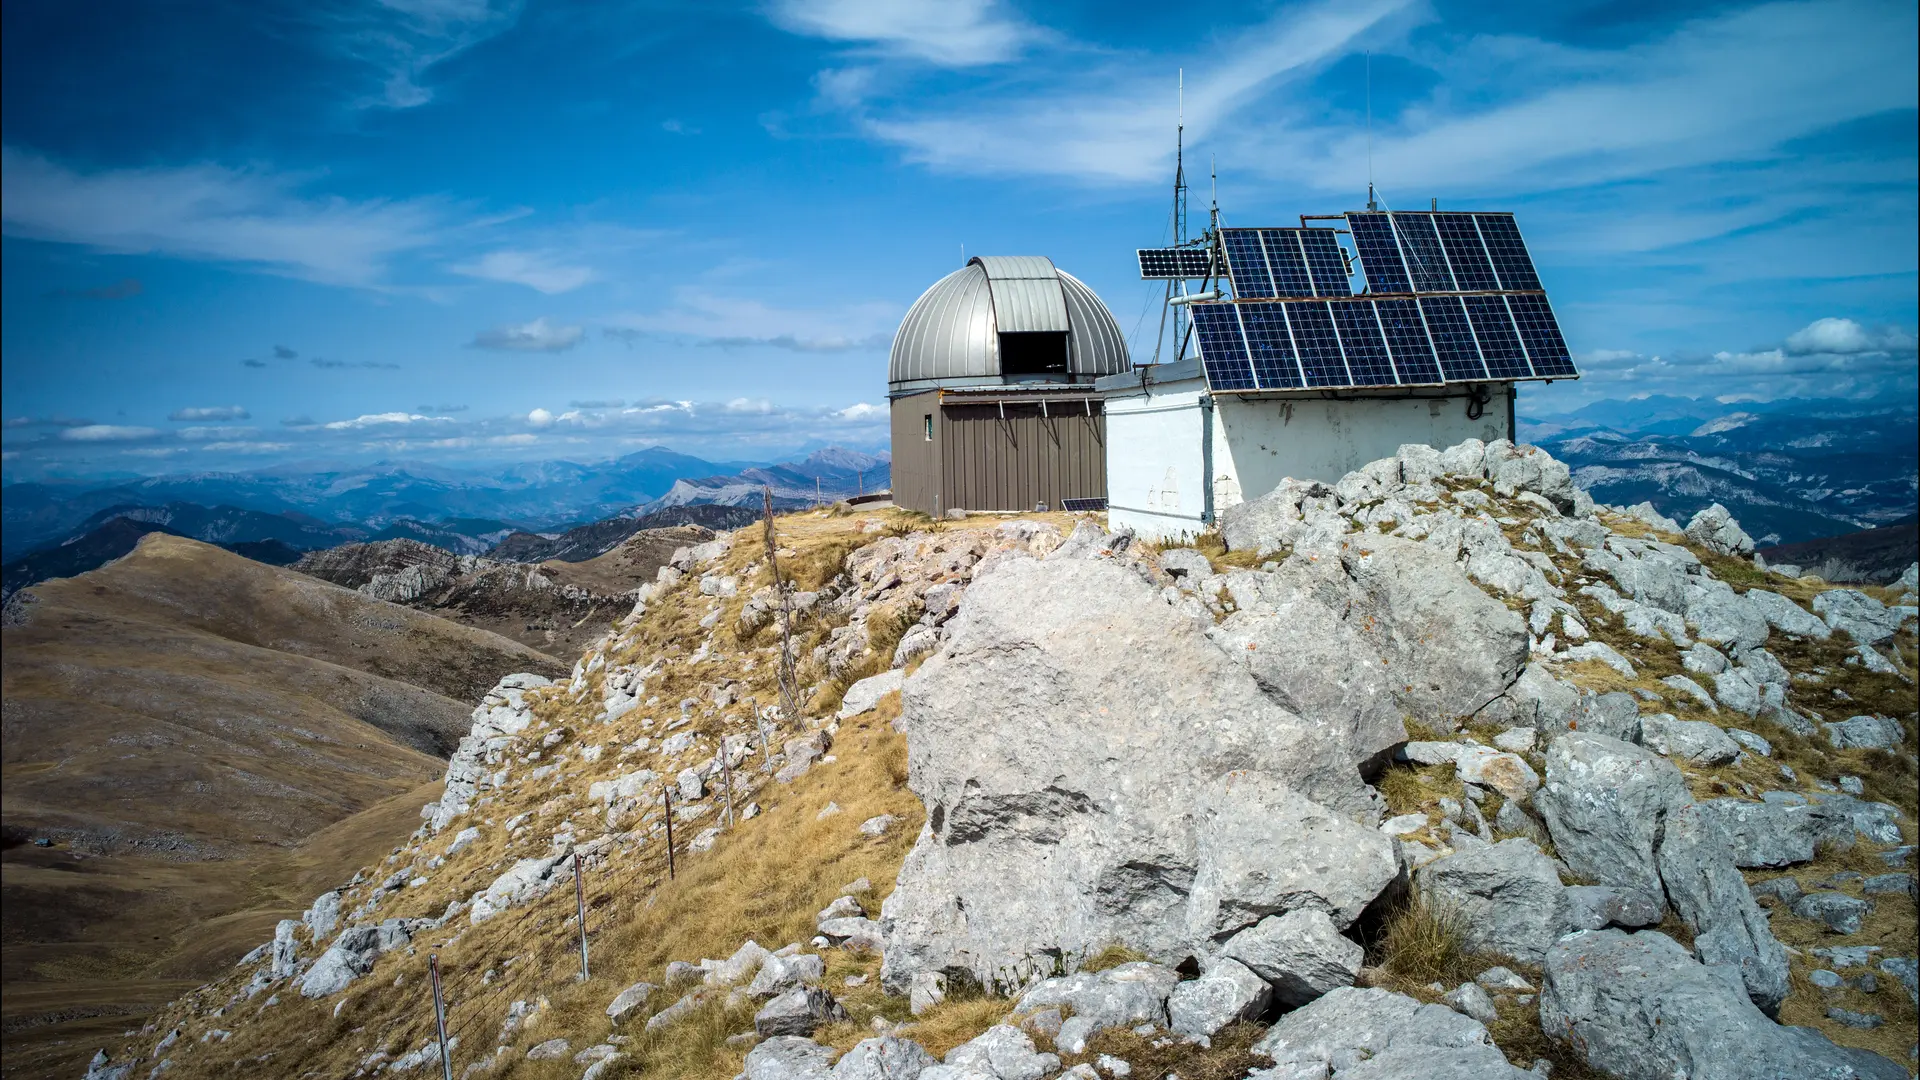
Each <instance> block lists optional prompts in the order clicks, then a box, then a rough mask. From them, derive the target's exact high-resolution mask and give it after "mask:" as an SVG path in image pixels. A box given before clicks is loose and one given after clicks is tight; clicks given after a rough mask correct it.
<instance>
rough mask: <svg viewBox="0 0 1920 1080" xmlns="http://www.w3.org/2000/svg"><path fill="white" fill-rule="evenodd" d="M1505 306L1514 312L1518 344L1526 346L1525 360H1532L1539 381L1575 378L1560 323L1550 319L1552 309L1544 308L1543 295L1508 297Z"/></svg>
mask: <svg viewBox="0 0 1920 1080" xmlns="http://www.w3.org/2000/svg"><path fill="white" fill-rule="evenodd" d="M1506 301H1507V306H1508V307H1509V308H1511V309H1512V311H1513V322H1514V325H1515V327H1517V328H1518V329H1519V331H1520V343H1521V344H1522V345H1525V346H1526V347H1527V358H1528V359H1529V360H1531V361H1533V373H1534V374H1535V375H1536V376H1539V377H1541V378H1569V379H1570V378H1574V377H1575V376H1578V375H1579V374H1580V373H1579V372H1578V371H1577V370H1575V369H1574V366H1573V355H1572V354H1571V353H1569V352H1568V351H1567V343H1566V340H1565V339H1564V338H1562V337H1561V336H1560V324H1559V322H1558V321H1556V320H1555V319H1554V317H1553V308H1551V307H1549V306H1548V305H1547V298H1546V297H1544V296H1509V297H1507V298H1506Z"/></svg>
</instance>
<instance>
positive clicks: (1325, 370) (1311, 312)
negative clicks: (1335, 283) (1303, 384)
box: [1286, 303, 1353, 386]
mask: <svg viewBox="0 0 1920 1080" xmlns="http://www.w3.org/2000/svg"><path fill="white" fill-rule="evenodd" d="M1286 309H1287V321H1288V322H1289V323H1290V324H1291V325H1292V327H1293V345H1294V348H1295V349H1297V350H1299V353H1300V371H1301V373H1302V374H1304V375H1305V376H1306V377H1307V385H1308V386H1352V385H1353V379H1352V378H1351V377H1350V376H1348V374H1347V364H1346V361H1345V360H1343V359H1341V357H1340V339H1339V337H1337V336H1336V335H1335V334H1334V332H1333V317H1332V316H1330V315H1328V314H1327V305H1326V304H1324V303H1307V304H1288V305H1286Z"/></svg>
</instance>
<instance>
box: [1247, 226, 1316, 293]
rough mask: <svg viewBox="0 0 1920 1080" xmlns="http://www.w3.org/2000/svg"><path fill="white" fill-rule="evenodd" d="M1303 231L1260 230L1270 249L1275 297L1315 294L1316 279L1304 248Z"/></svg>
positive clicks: (1263, 240)
mask: <svg viewBox="0 0 1920 1080" xmlns="http://www.w3.org/2000/svg"><path fill="white" fill-rule="evenodd" d="M1299 231H1300V230H1298V229H1261V230H1260V242H1261V244H1262V245H1263V246H1264V247H1265V248H1266V252H1267V269H1268V271H1270V272H1271V273H1272V274H1273V295H1275V296H1312V295H1314V292H1313V278H1312V277H1310V276H1308V273H1307V260H1306V256H1305V255H1303V254H1302V253H1301V251H1300V239H1299V236H1298V233H1299Z"/></svg>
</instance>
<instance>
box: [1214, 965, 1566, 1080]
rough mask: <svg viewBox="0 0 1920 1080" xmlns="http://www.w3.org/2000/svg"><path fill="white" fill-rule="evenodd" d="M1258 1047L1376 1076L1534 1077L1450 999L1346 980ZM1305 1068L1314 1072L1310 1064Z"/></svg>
mask: <svg viewBox="0 0 1920 1080" xmlns="http://www.w3.org/2000/svg"><path fill="white" fill-rule="evenodd" d="M1252 1049H1253V1052H1254V1053H1256V1054H1259V1055H1262V1056H1264V1057H1268V1058H1272V1059H1273V1062H1274V1065H1275V1066H1276V1068H1277V1069H1280V1070H1284V1069H1285V1067H1286V1066H1289V1065H1296V1066H1297V1065H1304V1066H1308V1067H1309V1068H1311V1067H1313V1066H1318V1067H1319V1068H1320V1069H1321V1070H1322V1071H1321V1072H1319V1073H1318V1075H1320V1076H1325V1075H1326V1072H1325V1071H1324V1070H1326V1069H1327V1068H1329V1067H1332V1068H1334V1069H1338V1070H1339V1075H1340V1076H1341V1077H1342V1078H1345V1077H1348V1076H1369V1077H1373V1078H1374V1080H1388V1078H1400V1077H1404V1078H1405V1080H1415V1078H1420V1080H1527V1078H1529V1077H1532V1076H1533V1074H1532V1073H1528V1072H1523V1071H1522V1070H1520V1069H1516V1068H1514V1067H1513V1066H1512V1065H1511V1064H1509V1063H1508V1061H1507V1059H1506V1055H1504V1054H1502V1053H1501V1052H1500V1050H1499V1048H1498V1047H1496V1046H1494V1045H1493V1039H1492V1038H1491V1037H1490V1036H1489V1035H1488V1034H1487V1029H1486V1025H1484V1024H1482V1023H1480V1021H1478V1020H1475V1019H1473V1018H1472V1017H1470V1016H1465V1015H1463V1014H1461V1013H1457V1012H1454V1011H1453V1010H1452V1009H1449V1008H1447V1007H1446V1006H1445V1005H1422V1004H1421V1003H1420V1002H1418V1001H1416V1000H1414V999H1413V998H1410V997H1408V996H1406V995H1405V994H1396V993H1393V992H1392V991H1390V990H1380V989H1371V990H1360V989H1356V988H1354V987H1344V988H1342V989H1339V990H1335V991H1333V992H1332V993H1330V994H1327V995H1326V996H1325V997H1322V998H1320V999H1319V1000H1317V1001H1315V1002H1313V1003H1312V1004H1310V1005H1307V1006H1306V1007H1304V1008H1300V1009H1295V1010H1294V1011H1293V1012H1290V1013H1288V1014H1287V1015H1286V1016H1283V1017H1281V1018H1280V1021H1279V1022H1278V1023H1276V1024H1274V1025H1273V1027H1272V1028H1270V1029H1269V1030H1268V1031H1267V1034H1266V1035H1265V1036H1263V1037H1262V1038H1261V1039H1260V1041H1259V1042H1257V1043H1254V1044H1253V1047H1252ZM1300 1075H1314V1074H1313V1073H1311V1072H1302V1073H1300Z"/></svg>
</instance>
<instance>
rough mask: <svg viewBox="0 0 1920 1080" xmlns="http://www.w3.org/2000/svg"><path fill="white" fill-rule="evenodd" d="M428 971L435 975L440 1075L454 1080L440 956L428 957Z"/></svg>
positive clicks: (435, 1024)
mask: <svg viewBox="0 0 1920 1080" xmlns="http://www.w3.org/2000/svg"><path fill="white" fill-rule="evenodd" d="M427 970H428V971H430V972H432V974H433V1022H434V1026H435V1027H436V1028H437V1029H438V1030H439V1032H440V1074H441V1076H443V1077H444V1078H445V1080H453V1056H452V1055H451V1054H449V1053H447V1004H446V1002H445V1001H443V1000H441V998H440V954H439V953H430V954H428V956H427Z"/></svg>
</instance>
